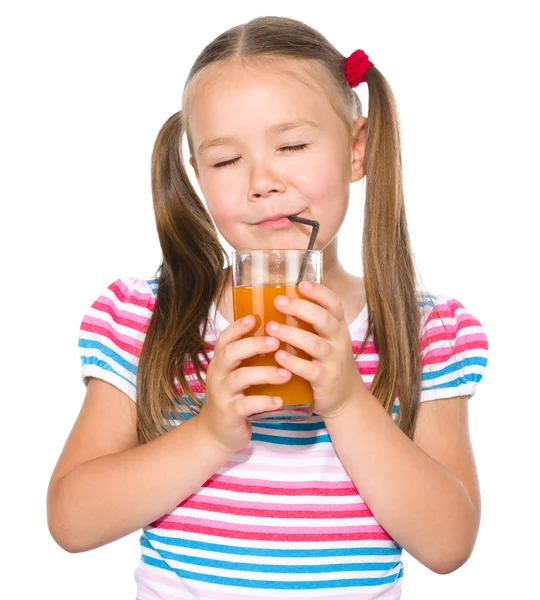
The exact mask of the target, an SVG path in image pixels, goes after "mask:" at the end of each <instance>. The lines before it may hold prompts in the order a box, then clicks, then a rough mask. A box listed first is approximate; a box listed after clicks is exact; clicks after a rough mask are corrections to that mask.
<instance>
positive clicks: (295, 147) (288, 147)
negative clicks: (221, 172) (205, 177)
mask: <svg viewBox="0 0 540 600" xmlns="http://www.w3.org/2000/svg"><path fill="white" fill-rule="evenodd" d="M305 148H307V144H300V145H298V146H285V147H284V148H280V150H292V151H298V150H304V149H305ZM237 160H239V159H238V158H233V159H232V160H227V161H225V162H220V163H217V164H216V165H214V168H215V169H220V168H221V167H226V166H227V165H233V164H234V163H235V162H236V161H237Z"/></svg>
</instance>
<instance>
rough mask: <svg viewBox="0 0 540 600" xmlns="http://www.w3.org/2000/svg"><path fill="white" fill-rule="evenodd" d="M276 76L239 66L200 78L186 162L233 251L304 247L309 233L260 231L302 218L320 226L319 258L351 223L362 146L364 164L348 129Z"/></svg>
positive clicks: (317, 99)
mask: <svg viewBox="0 0 540 600" xmlns="http://www.w3.org/2000/svg"><path fill="white" fill-rule="evenodd" d="M276 71H277V69H267V68H264V69H262V68H260V67H258V68H247V67H246V66H242V65H238V64H234V63H233V64H231V65H229V66H228V67H227V69H226V71H225V72H224V73H221V74H219V75H216V74H214V75H209V76H208V77H207V78H205V79H204V83H203V84H202V85H201V86H200V87H199V88H198V89H197V91H196V95H195V98H194V101H193V104H192V111H191V113H190V132H191V136H192V143H193V150H194V156H193V157H192V158H191V159H190V163H191V164H192V166H193V168H194V170H195V174H196V176H197V181H198V182H199V187H200V188H201V191H202V193H203V195H204V198H205V200H206V204H207V207H208V210H209V211H210V214H211V215H212V218H213V219H214V222H215V223H216V226H217V228H218V229H219V231H220V233H221V234H222V235H223V237H224V238H225V239H226V240H227V242H228V243H229V244H230V245H231V246H232V247H233V248H235V249H256V248H260V249H280V248H281V249H284V248H307V245H308V241H309V237H310V235H311V227H309V226H307V225H303V224H299V223H289V225H288V226H287V227H286V228H284V229H269V228H266V227H263V226H261V225H258V224H257V223H259V222H260V221H262V220H265V219H268V218H271V217H274V216H275V215H278V214H286V215H289V214H297V213H300V216H301V217H305V218H308V219H315V220H316V221H319V223H320V229H319V234H318V236H317V241H316V243H315V249H317V250H322V249H324V248H325V247H326V246H327V245H328V244H330V242H331V241H332V240H333V239H334V238H335V236H336V233H337V232H338V230H339V228H340V226H341V223H342V222H343V219H344V218H345V214H346V212H347V206H348V202H349V186H350V182H351V181H356V180H357V179H360V178H361V177H362V176H363V166H362V163H363V147H362V148H361V147H358V149H357V150H358V152H360V153H361V156H360V155H359V154H358V153H356V154H355V153H354V152H351V151H352V150H354V148H350V147H349V143H348V138H347V132H346V130H345V126H344V124H343V123H342V121H341V120H340V118H339V117H338V115H337V114H336V113H335V111H334V110H333V108H332V106H331V105H330V104H329V102H328V101H327V99H326V97H325V96H324V94H323V93H322V92H317V91H316V90H314V89H312V88H311V87H308V86H307V85H306V84H305V83H303V82H302V81H301V80H299V79H294V78H292V77H291V76H290V75H287V74H284V73H281V74H280V73H278V72H276ZM308 121H309V122H311V123H307V122H308ZM363 121H365V118H362V119H359V122H360V123H359V124H361V122H363ZM285 123H294V124H295V126H294V127H293V126H285V125H284V124H285ZM364 129H365V128H364ZM217 138H227V139H217ZM213 140H214V142H215V143H214V144H212V145H210V143H211V142H212V141H213ZM291 147H297V148H296V149H294V148H291ZM355 158H356V159H361V160H355ZM229 161H230V162H229ZM223 163H225V164H223ZM227 163H228V164H227Z"/></svg>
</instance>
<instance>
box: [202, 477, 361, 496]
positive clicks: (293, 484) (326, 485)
mask: <svg viewBox="0 0 540 600" xmlns="http://www.w3.org/2000/svg"><path fill="white" fill-rule="evenodd" d="M208 481H212V482H217V481H219V482H223V483H230V484H236V485H240V486H242V485H249V486H251V487H255V486H261V487H282V488H292V489H302V488H308V487H309V488H323V489H343V490H354V492H355V493H358V492H357V491H356V488H355V487H354V485H353V484H352V482H351V481H269V480H268V479H244V478H241V477H230V476H228V475H212V477H210V479H208Z"/></svg>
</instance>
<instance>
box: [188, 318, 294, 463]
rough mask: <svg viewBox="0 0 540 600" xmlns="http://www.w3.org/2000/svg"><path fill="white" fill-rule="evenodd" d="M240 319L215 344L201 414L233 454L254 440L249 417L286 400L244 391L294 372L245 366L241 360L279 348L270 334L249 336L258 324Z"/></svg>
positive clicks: (281, 379) (222, 444) (207, 424)
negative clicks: (269, 338)
mask: <svg viewBox="0 0 540 600" xmlns="http://www.w3.org/2000/svg"><path fill="white" fill-rule="evenodd" d="M250 318H251V321H250V322H249V323H248V324H244V323H242V320H241V319H238V320H237V321H235V322H234V323H231V324H230V325H229V326H228V327H226V328H225V329H224V330H223V331H222V332H221V333H220V335H219V337H218V340H217V342H216V344H215V346H214V356H213V357H212V360H211V361H210V363H209V365H208V369H207V371H206V393H205V398H204V403H203V406H202V408H201V411H200V413H199V415H198V418H199V419H200V422H201V423H202V424H203V426H204V427H205V428H206V429H207V430H208V431H209V432H210V434H211V436H212V437H213V438H214V439H215V441H216V442H217V443H218V444H219V445H220V446H221V447H222V448H223V449H225V451H226V452H229V453H231V454H233V453H234V452H237V451H238V450H240V449H242V448H244V447H245V446H247V444H248V443H249V441H250V440H251V423H250V422H249V421H248V420H247V417H248V416H250V415H253V414H257V413H262V412H266V411H271V410H276V409H278V408H280V406H281V405H282V403H283V401H282V400H281V399H279V400H277V401H276V400H275V399H274V398H273V397H272V396H245V395H244V394H243V393H242V390H244V389H245V388H247V387H249V386H250V385H256V384H262V383H276V384H279V383H285V382H287V381H289V379H290V378H291V373H290V372H287V373H286V375H285V376H283V375H280V374H279V369H280V367H276V366H269V367H242V368H238V367H239V365H240V364H241V362H242V361H243V360H244V359H246V358H249V357H251V356H255V355H256V354H267V353H268V352H272V351H273V350H275V349H277V348H278V347H279V344H278V341H277V340H276V339H274V340H273V343H272V345H267V344H266V340H267V339H268V338H266V336H256V337H253V336H252V337H245V338H243V339H241V338H242V336H245V335H246V334H247V333H248V332H249V331H250V329H252V328H253V326H254V325H255V318H254V317H253V315H251V316H250Z"/></svg>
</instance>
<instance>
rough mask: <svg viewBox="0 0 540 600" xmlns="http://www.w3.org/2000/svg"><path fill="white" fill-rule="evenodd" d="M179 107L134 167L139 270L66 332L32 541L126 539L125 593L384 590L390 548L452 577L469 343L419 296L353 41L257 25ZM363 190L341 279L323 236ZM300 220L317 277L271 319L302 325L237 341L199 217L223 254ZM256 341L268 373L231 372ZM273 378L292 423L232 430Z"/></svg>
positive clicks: (267, 240) (300, 244)
mask: <svg viewBox="0 0 540 600" xmlns="http://www.w3.org/2000/svg"><path fill="white" fill-rule="evenodd" d="M363 81H366V82H367V85H368V89H369V121H368V120H367V119H366V118H365V117H364V116H362V107H361V105H360V101H359V99H358V96H357V95H356V93H355V92H354V91H353V88H354V87H355V86H357V85H358V84H359V83H361V82H363ZM182 106H183V108H182V110H181V111H180V112H178V113H176V114H175V115H173V116H172V117H171V118H170V119H169V120H168V121H167V122H166V123H165V125H164V126H163V128H162V129H161V131H160V132H159V135H158V138H157V141H156V145H155V148H154V151H153V155H152V191H153V200H154V209H155V216H156V224H157V230H158V234H159V240H160V244H161V248H162V252H163V260H162V263H161V265H160V267H159V270H158V273H157V274H156V277H155V278H153V279H139V278H134V277H125V278H120V279H117V280H116V281H114V282H113V283H112V284H111V285H110V286H109V287H108V288H107V289H106V290H105V291H104V292H103V293H102V294H101V295H100V296H99V297H98V299H97V300H96V301H95V302H94V303H93V304H92V306H91V308H90V309H89V311H88V314H86V315H85V316H84V319H83V321H82V325H81V331H80V341H79V347H80V352H81V360H82V377H83V381H84V383H85V384H86V385H87V393H86V397H85V400H84V404H83V407H82V409H81V412H80V415H79V417H78V419H77V421H76V423H75V425H74V427H73V430H72V432H71V434H70V436H69V438H68V440H67V442H66V445H65V448H64V450H63V452H62V454H61V456H60V458H59V460H58V464H57V466H56V468H55V470H54V472H53V474H52V477H51V481H50V485H49V491H48V522H49V528H50V531H51V534H52V535H53V537H54V539H55V540H56V541H57V542H58V544H60V545H61V546H62V547H63V548H65V549H66V550H67V551H69V552H82V551H85V550H90V549H92V548H96V547H99V546H102V545H104V544H107V543H109V542H111V541H113V540H116V539H119V538H121V537H122V536H125V535H127V534H129V533H131V532H133V531H136V530H138V529H140V528H142V534H141V537H140V543H141V553H142V557H141V561H140V563H139V565H138V567H137V569H136V571H135V579H136V581H137V598H138V599H139V600H150V599H156V598H167V599H173V598H175V599H176V598H185V599H195V598H208V599H218V598H219V599H230V600H233V599H237V598H245V599H248V598H249V599H251V598H265V599H270V598H291V599H292V598H325V599H326V598H341V599H345V598H362V599H364V600H366V599H371V598H399V597H400V595H401V589H402V581H403V565H402V562H401V560H400V558H401V553H402V549H403V548H404V549H405V550H407V551H408V552H409V553H410V554H412V555H413V556H414V557H416V558H417V559H418V560H419V561H420V562H422V563H423V564H424V565H426V566H427V567H428V568H429V569H431V570H433V571H435V572H436V573H449V572H451V571H453V570H455V569H457V568H459V567H460V566H461V565H463V563H464V562H465V561H466V560H467V559H468V558H469V556H470V555H471V552H472V550H473V547H474V543H475V538H476V535H477V532H478V527H479V520H480V496H479V488H478V481H477V474H476V468H475V462H474V458H473V453H472V449H471V444H470V440H469V432H468V421H467V401H468V399H469V398H470V397H471V396H472V395H473V394H474V393H475V392H476V387H477V385H478V382H479V381H480V379H481V378H482V376H483V374H484V371H485V368H486V362H487V350H488V346H487V339H486V335H485V333H484V330H483V328H482V325H481V324H480V322H479V321H478V320H477V319H476V318H475V317H474V316H473V315H471V314H470V313H469V312H468V311H467V310H466V309H465V307H464V306H463V305H462V304H461V303H460V302H459V301H457V300H456V299H454V298H452V297H450V296H445V295H440V294H423V293H420V292H419V291H418V288H417V283H416V276H415V270H414V267H413V254H412V251H411V246H410V242H409V236H408V231H407V222H406V217H405V208H404V201H403V192H402V171H401V160H400V139H399V128H398V119H397V115H396V108H395V104H394V100H393V96H392V92H391V90H390V88H389V86H388V83H387V82H386V80H385V79H384V77H383V76H382V74H381V73H380V72H379V71H378V70H377V69H376V68H375V66H374V65H373V63H371V62H370V61H369V59H368V57H367V56H366V55H365V54H364V53H363V52H362V51H361V50H358V51H356V52H354V53H353V54H352V55H351V56H350V57H349V58H348V59H346V58H345V57H344V56H343V55H341V54H340V53H339V52H338V51H337V50H336V49H335V48H334V47H333V46H332V45H331V44H330V43H329V42H328V41H327V40H326V39H325V38H324V37H323V36H322V35H321V34H320V33H318V32H317V31H315V30H314V29H312V28H310V27H308V26H307V25H305V24H304V23H301V22H299V21H296V20H292V19H287V18H279V17H262V18H257V19H254V20H252V21H250V22H249V23H247V24H244V25H240V26H238V27H234V28H232V29H230V30H229V31H226V32H225V33H223V34H222V35H220V36H219V37H218V38H216V39H215V40H214V41H213V42H212V43H211V44H209V45H208V46H207V47H206V48H205V49H204V50H203V52H202V53H201V54H200V56H199V57H198V58H197V60H196V61H195V64H194V65H193V68H192V69H191V72H190V74H189V77H188V81H187V83H186V86H185V89H184V94H183V98H182ZM184 132H185V133H186V135H187V140H188V144H189V151H190V157H189V163H190V165H191V167H192V168H193V172H194V174H195V176H196V177H197V180H198V182H199V184H200V188H201V191H202V193H203V195H204V199H205V201H206V205H207V207H208V212H207V210H206V208H205V205H204V204H203V203H202V201H201V200H200V198H199V197H198V196H197V194H196V192H195V190H194V189H193V187H192V185H191V183H190V179H189V177H188V174H187V172H186V166H185V163H184V160H183V156H182V136H183V133H184ZM364 176H365V177H366V205H365V219H364V231H363V238H362V259H363V270H364V277H363V278H358V277H355V276H353V275H352V274H350V273H347V272H346V271H345V269H344V268H343V267H342V266H341V264H340V262H339V259H338V256H337V234H338V231H339V229H340V226H341V224H342V222H343V220H344V218H345V214H346V212H347V206H348V198H349V187H350V184H351V183H353V182H355V181H358V180H360V179H362V178H363V177H364ZM297 213H299V214H301V215H302V216H304V217H306V218H311V219H315V220H317V221H319V222H320V232H319V235H318V238H317V242H316V245H315V249H318V250H323V251H324V260H323V265H324V273H323V280H324V284H315V285H314V286H312V288H311V289H302V287H301V288H300V289H301V292H302V294H303V295H304V296H305V297H306V298H309V299H310V300H312V301H311V302H308V301H306V300H302V299H301V298H296V299H294V300H291V301H290V302H289V303H288V304H285V305H283V306H281V305H277V307H278V309H279V310H281V311H282V312H284V313H285V314H288V315H293V316H295V317H297V318H300V319H303V320H305V321H306V322H308V323H310V324H312V325H313V327H314V328H315V331H316V334H310V333H309V332H306V331H302V330H300V329H296V328H291V327H287V326H282V327H281V328H280V329H279V330H278V331H273V330H271V329H270V326H268V329H267V332H266V333H267V334H268V339H265V337H263V336H257V337H255V336H253V335H250V331H251V329H252V327H253V325H254V320H253V318H252V319H251V320H248V321H247V322H244V321H237V322H234V319H233V312H232V291H231V289H232V288H231V283H232V282H231V272H230V265H229V262H228V257H227V254H226V252H225V250H224V249H223V247H222V246H221V244H220V243H219V241H218V235H217V231H216V228H215V226H217V229H219V231H220V232H221V234H222V235H223V237H224V238H225V239H226V240H227V241H228V243H230V245H231V246H232V247H234V248H305V247H307V242H308V239H309V235H310V233H311V231H310V229H309V227H306V226H304V225H302V224H297V223H293V222H290V221H289V222H288V225H287V226H286V227H283V228H281V229H269V228H263V227H260V223H261V222H262V221H264V220H268V219H273V218H275V217H277V216H278V215H289V214H297ZM214 223H215V226H214ZM224 266H225V268H224ZM267 343H269V344H270V345H269V346H268V345H267ZM286 343H287V344H291V345H292V346H294V347H296V348H299V349H302V350H304V351H305V352H307V353H308V355H309V356H310V357H311V360H310V361H305V360H302V359H300V358H299V357H297V356H295V355H293V354H287V353H284V352H282V351H278V348H279V346H280V345H285V344H286ZM268 348H270V349H271V350H272V349H273V350H272V351H275V356H276V360H277V362H278V364H279V365H280V367H281V368H282V369H278V368H277V367H276V368H273V367H244V368H241V367H240V364H241V361H242V360H244V359H246V358H248V357H250V356H254V355H256V354H258V353H267V352H268ZM291 373H296V374H297V375H300V376H301V377H304V378H305V379H307V380H308V381H309V382H310V384H311V386H312V388H313V393H314V399H315V400H314V402H315V404H314V417H313V420H312V421H311V422H309V423H297V424H279V423H264V424H253V425H251V424H250V422H249V421H248V420H247V419H248V417H249V416H250V415H252V414H254V413H258V412H262V411H270V410H274V409H275V408H276V407H277V406H279V404H280V402H281V400H280V399H279V398H278V399H274V398H271V397H269V396H245V395H244V394H243V390H245V389H246V388H247V387H248V386H249V385H252V384H256V383H282V382H284V381H286V380H287V379H288V378H289V377H291ZM105 595H106V594H105Z"/></svg>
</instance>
